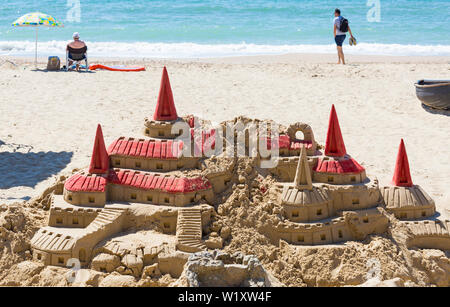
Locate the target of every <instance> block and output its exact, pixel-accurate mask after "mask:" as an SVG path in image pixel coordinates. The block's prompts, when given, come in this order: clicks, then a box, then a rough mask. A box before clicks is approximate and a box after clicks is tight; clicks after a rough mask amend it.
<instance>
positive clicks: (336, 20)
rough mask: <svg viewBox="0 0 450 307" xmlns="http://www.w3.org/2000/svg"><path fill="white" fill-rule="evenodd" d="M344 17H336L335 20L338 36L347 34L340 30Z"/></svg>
mask: <svg viewBox="0 0 450 307" xmlns="http://www.w3.org/2000/svg"><path fill="white" fill-rule="evenodd" d="M343 18H344V17H342V16H338V17H335V18H334V25H336V35H345V32H342V31H341V30H340V27H341V20H342V19H343Z"/></svg>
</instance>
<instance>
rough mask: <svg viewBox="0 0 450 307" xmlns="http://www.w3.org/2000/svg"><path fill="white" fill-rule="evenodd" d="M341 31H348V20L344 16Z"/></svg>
mask: <svg viewBox="0 0 450 307" xmlns="http://www.w3.org/2000/svg"><path fill="white" fill-rule="evenodd" d="M339 30H340V31H341V32H344V33H345V32H348V20H347V19H346V18H344V17H342V18H341V24H340V26H339Z"/></svg>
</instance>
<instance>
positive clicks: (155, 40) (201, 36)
mask: <svg viewBox="0 0 450 307" xmlns="http://www.w3.org/2000/svg"><path fill="white" fill-rule="evenodd" d="M0 1H1V4H2V5H1V7H0V55H5V54H9V55H31V54H33V52H34V39H35V32H34V29H32V28H13V27H12V26H11V23H12V22H13V21H14V20H15V19H16V18H18V17H20V16H21V15H23V14H25V13H28V12H34V11H40V12H44V13H47V14H50V15H52V16H54V17H55V18H56V19H58V20H59V21H61V22H63V23H64V25H65V27H64V28H57V29H48V28H40V29H39V50H40V54H61V53H63V52H64V46H65V44H66V42H67V41H68V40H70V39H71V36H72V33H73V32H75V31H77V32H79V33H80V34H81V36H82V39H83V40H85V41H87V42H88V43H89V45H90V53H91V54H93V55H99V56H108V55H111V56H139V57H141V56H142V57H209V56H229V55H251V54H278V53H286V52H308V53H315V52H317V53H328V52H334V51H335V48H334V45H333V43H334V42H333V36H332V21H333V12H334V9H335V8H336V7H339V8H340V9H341V11H342V13H343V15H344V16H345V17H346V18H348V19H349V21H350V26H351V28H352V30H353V32H354V34H355V36H356V38H357V39H358V41H359V45H358V46H357V47H349V46H348V45H347V47H346V49H347V52H350V53H360V54H391V55H450V31H449V29H450V1H449V0H421V1H420V0H379V1H377V0H347V1H331V0H314V1H312V0H311V1H309V0H280V1H268V0H253V1H239V0H220V1H219V0H216V1H199V0H179V1H176V0H171V1H169V0H159V1H152V0H129V1H126V0H95V1H94V0H0ZM378 4H379V5H378ZM377 8H379V11H377ZM374 12H375V13H377V12H379V15H378V14H372V13H374ZM368 13H369V18H368ZM377 17H379V18H378V19H377ZM61 48H62V51H61Z"/></svg>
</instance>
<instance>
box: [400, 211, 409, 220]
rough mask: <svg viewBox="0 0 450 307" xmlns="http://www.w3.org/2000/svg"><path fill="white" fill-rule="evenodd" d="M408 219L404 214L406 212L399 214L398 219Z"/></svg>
mask: <svg viewBox="0 0 450 307" xmlns="http://www.w3.org/2000/svg"><path fill="white" fill-rule="evenodd" d="M407 217H408V214H406V212H401V213H400V218H401V219H406V218H407Z"/></svg>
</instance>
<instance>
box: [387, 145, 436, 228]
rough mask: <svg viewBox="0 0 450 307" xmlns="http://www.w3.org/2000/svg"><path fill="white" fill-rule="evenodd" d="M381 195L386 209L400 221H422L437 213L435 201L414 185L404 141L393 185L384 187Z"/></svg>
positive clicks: (398, 157) (400, 149)
mask: <svg viewBox="0 0 450 307" xmlns="http://www.w3.org/2000/svg"><path fill="white" fill-rule="evenodd" d="M381 193H382V195H383V198H384V202H385V204H386V209H387V210H388V211H389V212H392V213H393V214H394V215H395V217H397V218H399V219H420V218H425V217H429V216H433V215H434V214H435V213H436V206H435V203H434V200H433V199H432V198H431V197H430V196H429V195H428V194H427V193H426V192H425V191H424V190H423V189H422V188H421V187H420V186H419V185H414V184H413V181H412V178H411V172H410V168H409V161H408V155H407V153H406V148H405V142H404V141H403V139H402V140H401V141H400V146H399V148H398V153H397V160H396V163H395V169H394V176H393V178H392V182H391V185H390V186H387V187H383V188H382V189H381Z"/></svg>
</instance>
